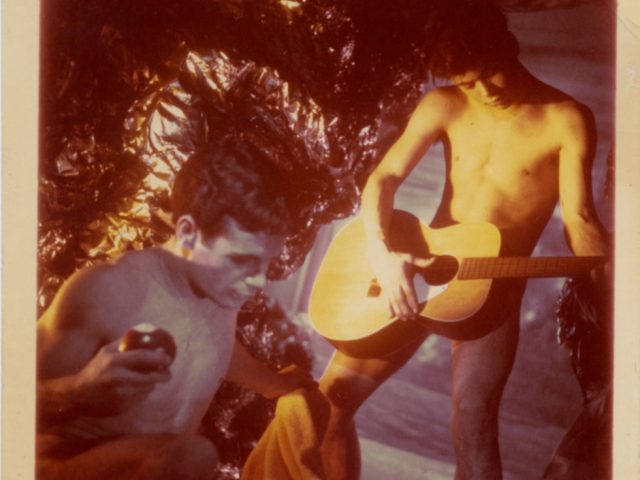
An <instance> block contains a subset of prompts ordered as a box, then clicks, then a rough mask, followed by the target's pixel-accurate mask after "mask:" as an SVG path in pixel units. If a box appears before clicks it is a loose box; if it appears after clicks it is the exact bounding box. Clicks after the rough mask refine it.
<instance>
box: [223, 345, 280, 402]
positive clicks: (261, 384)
mask: <svg viewBox="0 0 640 480" xmlns="http://www.w3.org/2000/svg"><path fill="white" fill-rule="evenodd" d="M225 379H226V380H228V381H230V382H233V383H236V384H238V385H240V386H242V387H244V388H248V389H250V390H254V391H256V392H258V393H259V394H261V395H265V396H267V393H268V392H269V391H270V387H271V386H272V385H274V384H275V383H277V382H278V381H279V378H278V374H277V372H275V371H273V370H272V369H271V368H269V367H268V366H267V365H265V364H264V363H262V362H260V361H259V360H258V359H257V358H255V357H254V356H252V355H251V354H250V353H249V352H248V351H247V349H246V348H245V347H244V346H243V345H242V344H241V343H240V342H239V341H238V340H236V341H235V344H234V347H233V354H232V357H231V362H230V364H229V369H228V370H227V374H226V375H225Z"/></svg>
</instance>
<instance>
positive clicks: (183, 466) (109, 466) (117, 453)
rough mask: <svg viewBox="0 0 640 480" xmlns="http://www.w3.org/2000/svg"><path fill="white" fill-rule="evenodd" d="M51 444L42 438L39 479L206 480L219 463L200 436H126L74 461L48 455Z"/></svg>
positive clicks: (74, 457) (106, 443) (213, 449)
mask: <svg viewBox="0 0 640 480" xmlns="http://www.w3.org/2000/svg"><path fill="white" fill-rule="evenodd" d="M50 443H51V437H47V436H41V437H40V438H39V439H38V444H39V450H40V453H39V454H38V461H37V475H36V478H37V479H38V480H85V479H87V478H90V479H92V480H143V479H144V480H205V479H210V478H212V477H213V469H214V467H215V465H216V463H217V452H216V451H215V448H214V447H213V444H212V443H211V442H209V440H207V439H206V438H204V437H202V436H200V435H181V436H177V435H153V436H136V437H124V438H119V439H116V440H110V441H107V442H105V443H102V444H100V445H98V446H96V447H93V448H91V449H89V450H86V451H84V452H82V453H80V454H78V455H75V456H72V457H70V458H57V457H55V456H53V455H48V454H47V447H50V446H51V445H50ZM47 444H49V445H47Z"/></svg>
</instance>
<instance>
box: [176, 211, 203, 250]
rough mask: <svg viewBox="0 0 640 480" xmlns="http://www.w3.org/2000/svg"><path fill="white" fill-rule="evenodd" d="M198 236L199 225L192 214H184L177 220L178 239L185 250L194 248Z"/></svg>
mask: <svg viewBox="0 0 640 480" xmlns="http://www.w3.org/2000/svg"><path fill="white" fill-rule="evenodd" d="M197 237H198V226H197V225H196V221H195V220H194V218H193V217H192V216H191V215H182V216H181V217H180V218H178V221H177V222H176V239H177V240H178V243H179V244H180V247H182V249H183V250H193V249H194V247H195V245H196V239H197Z"/></svg>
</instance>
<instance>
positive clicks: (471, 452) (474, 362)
mask: <svg viewBox="0 0 640 480" xmlns="http://www.w3.org/2000/svg"><path fill="white" fill-rule="evenodd" d="M519 310H520V307H519V302H517V305H511V306H509V307H508V311H506V312H502V313H501V314H502V315H508V318H506V322H505V323H503V324H502V325H501V326H500V327H498V328H497V329H496V330H493V331H492V332H490V333H488V334H487V335H485V336H484V337H481V338H479V339H477V340H472V341H465V342H456V341H454V342H453V347H452V374H453V381H452V421H451V434H452V439H453V445H454V449H455V452H456V459H457V469H456V479H457V480H472V479H476V480H499V479H501V478H502V465H501V462H500V449H499V445H498V408H499V405H500V399H501V397H502V392H503V390H504V386H505V384H506V382H507V378H508V377H509V374H510V372H511V368H512V366H513V360H514V358H515V352H516V347H517V343H518V333H519V322H518V318H519Z"/></svg>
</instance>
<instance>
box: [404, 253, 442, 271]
mask: <svg viewBox="0 0 640 480" xmlns="http://www.w3.org/2000/svg"><path fill="white" fill-rule="evenodd" d="M398 255H399V256H400V258H402V260H404V261H405V262H407V263H410V264H411V265H414V266H416V267H418V268H426V267H428V266H430V265H431V264H432V263H433V262H435V257H431V258H425V257H416V256H415V255H411V254H410V253H400V254H398Z"/></svg>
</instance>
